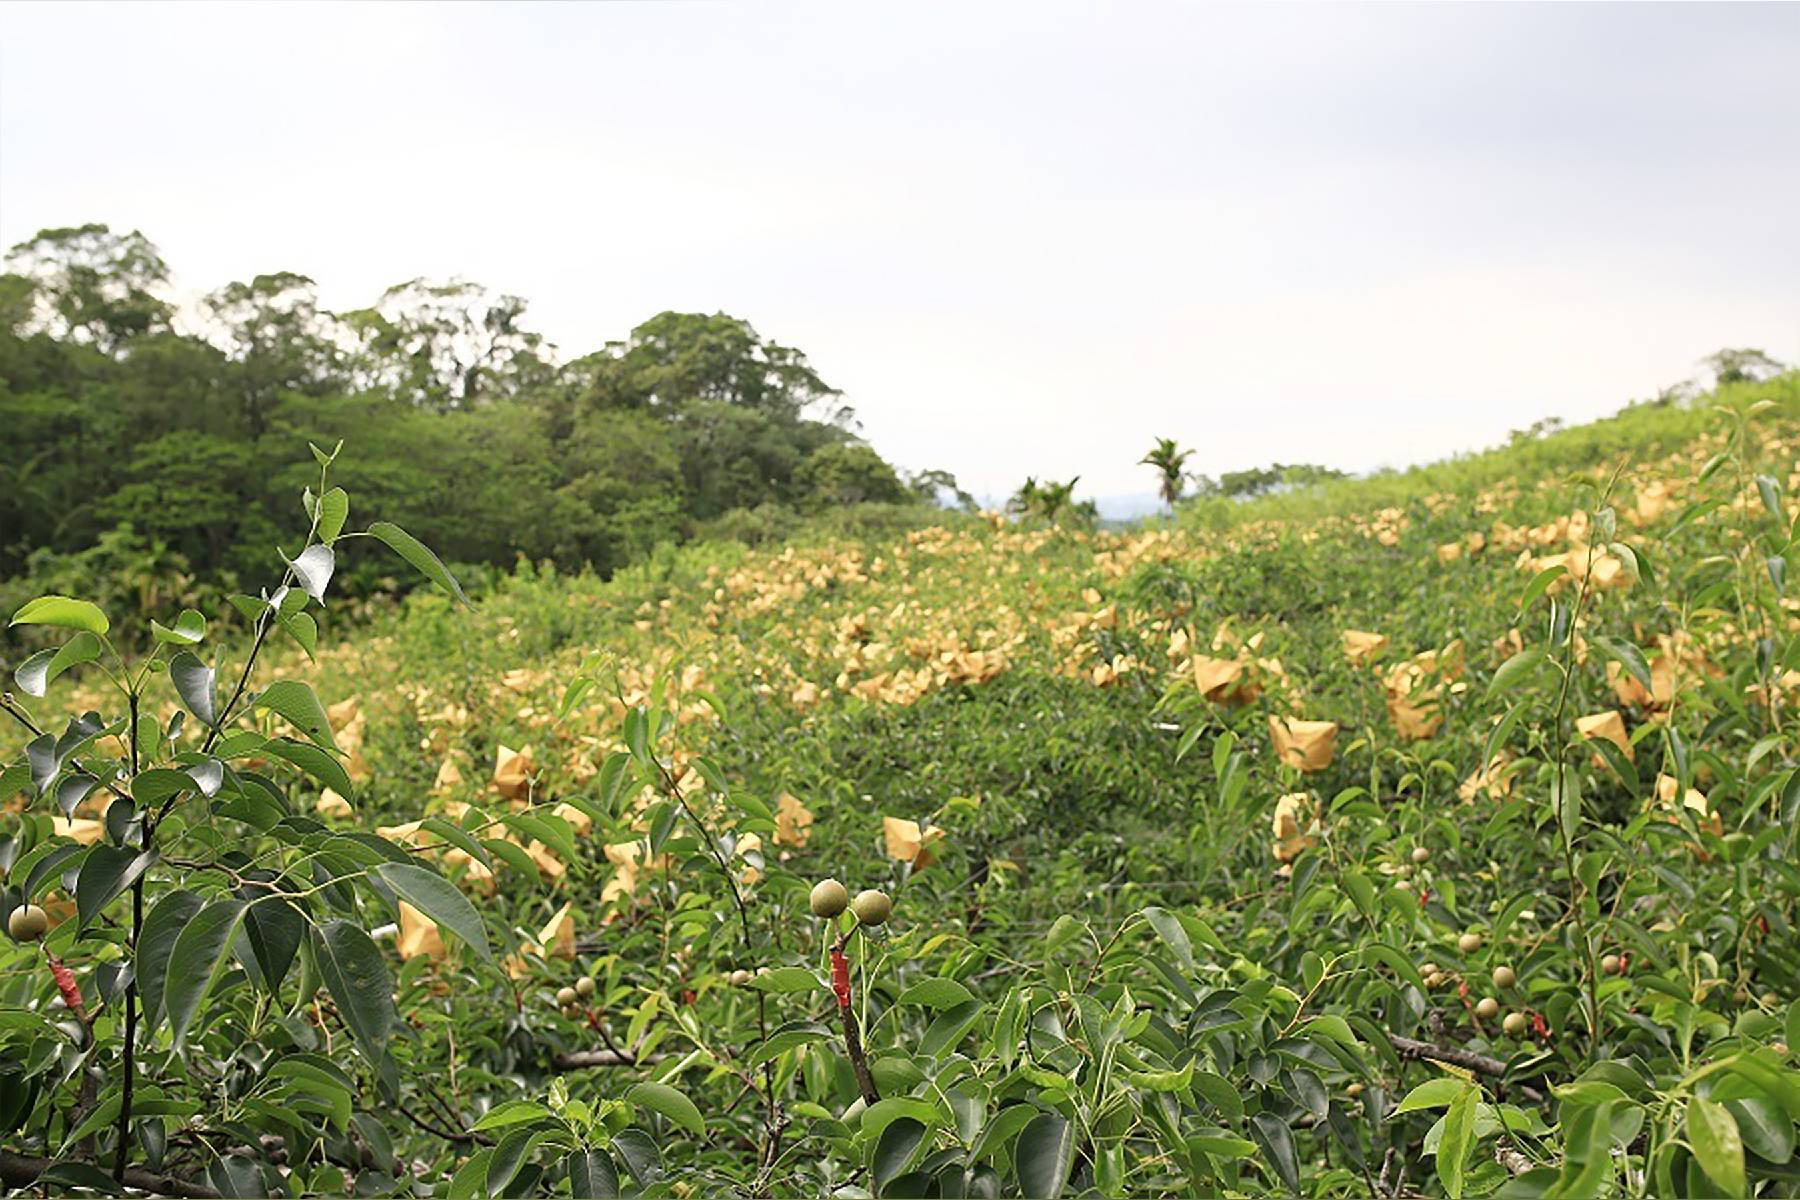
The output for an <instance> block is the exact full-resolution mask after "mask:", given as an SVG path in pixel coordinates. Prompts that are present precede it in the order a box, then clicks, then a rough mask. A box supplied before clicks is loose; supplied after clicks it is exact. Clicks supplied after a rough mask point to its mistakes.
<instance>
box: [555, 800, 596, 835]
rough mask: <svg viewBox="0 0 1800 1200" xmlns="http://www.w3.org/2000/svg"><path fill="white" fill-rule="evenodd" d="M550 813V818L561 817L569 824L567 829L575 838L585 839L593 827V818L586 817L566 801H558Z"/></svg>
mask: <svg viewBox="0 0 1800 1200" xmlns="http://www.w3.org/2000/svg"><path fill="white" fill-rule="evenodd" d="M550 813H551V815H552V816H557V817H561V818H562V819H563V820H565V821H567V822H568V823H569V828H570V829H573V830H574V831H575V836H576V837H586V836H587V833H588V830H590V829H592V828H593V827H594V818H592V817H590V816H588V815H587V814H586V813H584V812H582V811H581V810H580V809H579V808H576V807H575V806H574V805H573V804H570V803H568V802H566V801H558V802H557V805H556V807H555V808H553V809H551V810H550Z"/></svg>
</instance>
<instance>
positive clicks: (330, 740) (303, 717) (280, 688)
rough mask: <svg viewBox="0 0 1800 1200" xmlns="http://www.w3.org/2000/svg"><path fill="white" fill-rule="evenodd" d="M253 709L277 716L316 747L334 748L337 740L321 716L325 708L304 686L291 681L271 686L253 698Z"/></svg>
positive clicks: (324, 717)
mask: <svg viewBox="0 0 1800 1200" xmlns="http://www.w3.org/2000/svg"><path fill="white" fill-rule="evenodd" d="M256 707H257V708H266V709H268V710H269V711H270V712H273V713H278V714H280V715H281V716H282V717H283V718H285V719H286V720H287V722H288V723H289V724H290V725H292V726H293V727H294V728H296V729H298V730H299V731H300V732H301V733H304V734H305V735H306V736H307V737H309V738H311V739H312V740H313V742H314V743H315V744H317V745H319V746H320V747H322V748H324V749H326V750H336V749H337V748H338V744H337V738H335V737H334V736H332V732H331V720H330V718H328V717H327V716H326V715H325V706H324V705H323V704H320V703H319V697H318V696H317V695H315V694H314V692H313V690H312V688H311V687H309V686H308V685H307V684H304V683H301V682H300V681H298V680H295V679H283V680H280V681H278V682H276V683H271V684H270V685H269V686H268V687H266V688H264V689H263V690H262V694H261V695H259V696H257V698H256Z"/></svg>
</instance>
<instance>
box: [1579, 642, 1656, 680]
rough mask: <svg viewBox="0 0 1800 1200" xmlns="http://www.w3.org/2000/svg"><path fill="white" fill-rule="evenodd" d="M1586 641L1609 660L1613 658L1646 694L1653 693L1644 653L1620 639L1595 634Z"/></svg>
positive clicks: (1648, 665)
mask: <svg viewBox="0 0 1800 1200" xmlns="http://www.w3.org/2000/svg"><path fill="white" fill-rule="evenodd" d="M1588 641H1589V642H1591V643H1593V644H1594V645H1596V646H1598V647H1600V649H1601V650H1602V651H1604V652H1605V653H1606V655H1607V656H1608V657H1610V658H1615V659H1617V660H1618V661H1619V664H1620V665H1621V666H1623V667H1624V668H1625V669H1626V670H1627V671H1628V672H1630V673H1631V677H1632V678H1633V679H1635V680H1637V681H1638V682H1639V683H1640V684H1642V685H1643V688H1644V690H1645V691H1646V692H1650V691H1654V690H1655V687H1656V684H1655V683H1654V681H1652V680H1651V678H1650V664H1649V663H1648V662H1646V661H1644V652H1643V651H1642V650H1639V649H1638V648H1637V646H1635V645H1633V644H1632V643H1631V642H1628V641H1624V640H1623V639H1620V638H1612V637H1602V636H1600V635H1599V634H1595V635H1593V636H1592V637H1590V638H1588Z"/></svg>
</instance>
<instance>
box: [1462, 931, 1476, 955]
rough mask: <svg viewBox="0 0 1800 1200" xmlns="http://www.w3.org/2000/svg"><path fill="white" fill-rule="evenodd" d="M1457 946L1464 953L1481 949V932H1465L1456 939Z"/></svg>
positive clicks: (1471, 952)
mask: <svg viewBox="0 0 1800 1200" xmlns="http://www.w3.org/2000/svg"><path fill="white" fill-rule="evenodd" d="M1456 948H1457V949H1458V950H1460V951H1462V952H1463V953H1464V954H1473V953H1475V952H1476V951H1477V950H1479V949H1481V935H1480V934H1479V933H1465V934H1463V935H1462V936H1461V937H1459V938H1457V939H1456Z"/></svg>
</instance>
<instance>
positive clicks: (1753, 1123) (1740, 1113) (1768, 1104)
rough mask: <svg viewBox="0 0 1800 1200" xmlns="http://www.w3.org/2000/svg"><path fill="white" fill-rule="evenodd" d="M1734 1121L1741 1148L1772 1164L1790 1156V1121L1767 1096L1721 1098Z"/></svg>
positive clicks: (1792, 1131)
mask: <svg viewBox="0 0 1800 1200" xmlns="http://www.w3.org/2000/svg"><path fill="white" fill-rule="evenodd" d="M1725 1107H1726V1108H1728V1109H1730V1110H1731V1115H1732V1117H1733V1118H1734V1119H1735V1120H1736V1121H1737V1127H1738V1135H1739V1137H1741V1138H1742V1139H1743V1142H1744V1147H1745V1149H1747V1150H1749V1151H1750V1152H1751V1153H1752V1154H1754V1155H1756V1156H1757V1157H1758V1158H1761V1159H1766V1160H1767V1161H1769V1162H1772V1163H1785V1162H1787V1161H1788V1160H1789V1159H1791V1158H1793V1157H1794V1122H1793V1121H1792V1120H1790V1119H1789V1118H1788V1115H1787V1114H1786V1113H1785V1112H1783V1111H1781V1106H1780V1105H1779V1104H1776V1103H1775V1102H1774V1101H1773V1100H1771V1099H1769V1098H1768V1097H1767V1096H1762V1095H1756V1096H1743V1097H1740V1098H1738V1099H1736V1100H1727V1101H1725Z"/></svg>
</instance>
